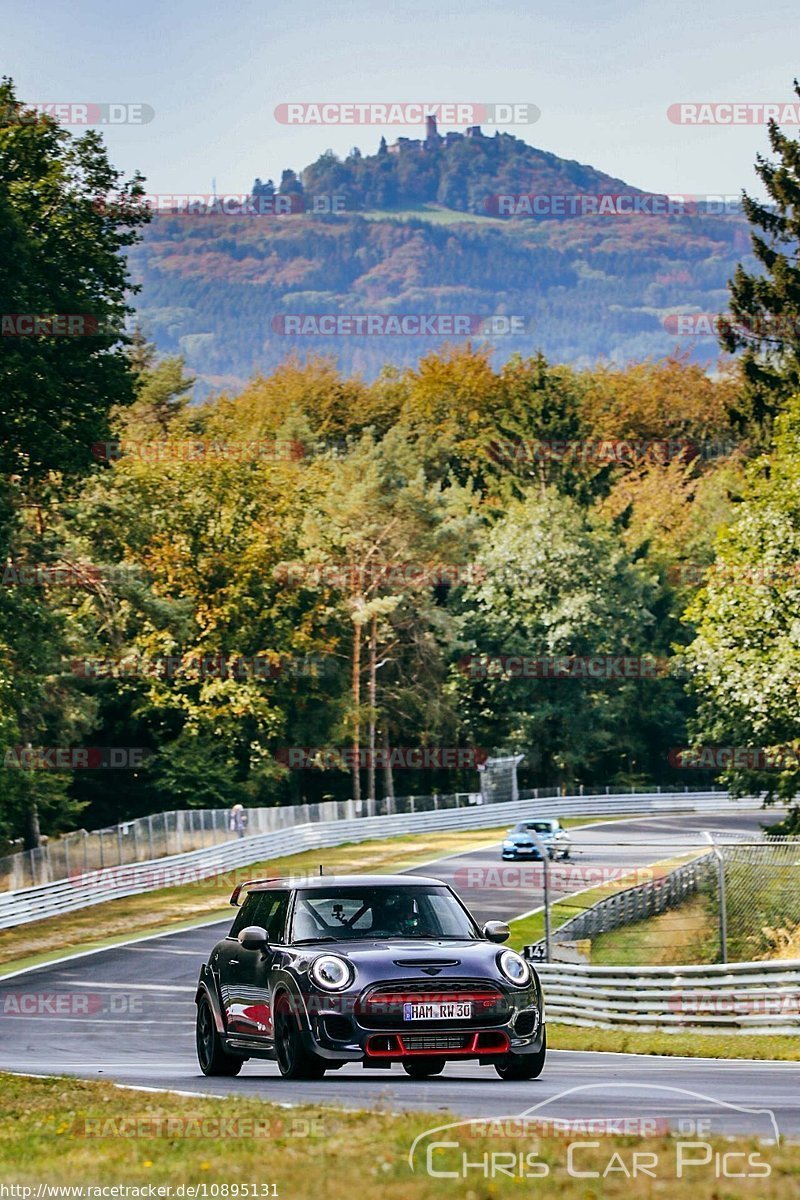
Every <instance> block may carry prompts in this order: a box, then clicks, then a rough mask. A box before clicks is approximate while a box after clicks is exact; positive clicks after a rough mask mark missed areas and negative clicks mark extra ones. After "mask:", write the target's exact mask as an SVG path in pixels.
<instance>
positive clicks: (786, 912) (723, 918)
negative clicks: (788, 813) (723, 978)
mask: <svg viewBox="0 0 800 1200" xmlns="http://www.w3.org/2000/svg"><path fill="white" fill-rule="evenodd" d="M718 853H719V854H720V855H721V862H719V863H718V864H711V865H710V867H709V872H708V875H707V878H706V881H705V884H704V887H703V889H702V894H703V898H704V901H705V904H706V905H707V907H708V909H709V910H710V911H711V912H712V913H713V914H714V917H715V920H716V924H717V926H718V927H719V928H721V927H722V926H723V923H724V935H725V941H726V946H727V957H728V959H729V960H730V961H732V962H744V961H749V960H751V959H760V958H777V957H786V958H797V957H800V839H798V838H769V839H767V840H766V841H764V842H762V843H754V842H744V841H743V842H741V843H740V844H738V845H736V844H734V845H723V846H720V847H718ZM723 876H724V878H723ZM723 904H724V908H723ZM720 936H722V934H720Z"/></svg>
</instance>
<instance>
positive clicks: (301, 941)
mask: <svg viewBox="0 0 800 1200" xmlns="http://www.w3.org/2000/svg"><path fill="white" fill-rule="evenodd" d="M338 941H341V938H335V937H331V936H330V935H329V934H327V933H321V934H320V935H319V937H310V938H297V940H296V941H294V942H292V943H291V944H292V945H293V946H307V945H309V943H311V942H338Z"/></svg>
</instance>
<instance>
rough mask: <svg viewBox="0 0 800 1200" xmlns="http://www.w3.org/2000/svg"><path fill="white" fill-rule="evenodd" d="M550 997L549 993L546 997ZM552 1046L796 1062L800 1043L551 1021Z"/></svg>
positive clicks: (549, 1037)
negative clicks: (588, 1025) (645, 1030)
mask: <svg viewBox="0 0 800 1200" xmlns="http://www.w3.org/2000/svg"><path fill="white" fill-rule="evenodd" d="M545 999H546V997H545ZM547 1044H548V1047H549V1048H550V1049H551V1050H604V1051H607V1052H610V1053H620V1054H663V1055H666V1056H667V1057H669V1058H674V1057H686V1058H757V1059H779V1060H780V1061H782V1062H796V1061H797V1059H798V1056H800V1045H798V1039H797V1038H796V1037H783V1036H780V1035H774V1036H773V1035H772V1034H766V1033H762V1034H758V1033H754V1034H752V1033H748V1034H746V1035H745V1034H735V1033H693V1032H692V1031H691V1030H687V1029H676V1030H675V1031H674V1033H664V1032H663V1030H656V1031H654V1032H653V1033H646V1032H644V1031H643V1030H640V1029H631V1030H627V1029H585V1028H583V1027H582V1026H579V1025H561V1024H558V1023H557V1022H555V1021H552V1020H550V1021H548V1022H547Z"/></svg>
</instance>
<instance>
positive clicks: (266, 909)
mask: <svg viewBox="0 0 800 1200" xmlns="http://www.w3.org/2000/svg"><path fill="white" fill-rule="evenodd" d="M288 907H289V893H288V892H264V893H262V896H261V905H260V906H259V909H258V914H257V916H256V919H255V921H254V922H253V923H254V924H255V925H263V927H264V929H266V931H267V937H268V938H269V940H270V941H271V942H275V943H278V944H280V943H282V942H283V931H284V927H285V925H286V910H287V908H288Z"/></svg>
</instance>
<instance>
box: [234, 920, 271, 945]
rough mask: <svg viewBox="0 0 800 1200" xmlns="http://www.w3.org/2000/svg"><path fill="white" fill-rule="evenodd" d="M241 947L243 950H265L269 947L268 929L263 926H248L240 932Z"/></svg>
mask: <svg viewBox="0 0 800 1200" xmlns="http://www.w3.org/2000/svg"><path fill="white" fill-rule="evenodd" d="M239 945H240V946H241V947H242V949H243V950H265V949H266V948H267V946H268V945H269V938H268V937H267V931H266V929H264V928H262V926H261V925H246V926H245V927H244V929H240V930H239Z"/></svg>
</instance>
